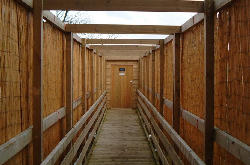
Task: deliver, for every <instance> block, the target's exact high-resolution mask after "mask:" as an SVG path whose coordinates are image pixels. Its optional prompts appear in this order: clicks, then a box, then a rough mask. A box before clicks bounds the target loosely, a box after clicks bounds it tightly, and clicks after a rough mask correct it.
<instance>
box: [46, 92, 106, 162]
mask: <svg viewBox="0 0 250 165" xmlns="http://www.w3.org/2000/svg"><path fill="white" fill-rule="evenodd" d="M105 96H106V91H105V92H104V93H103V94H102V95H101V96H100V97H99V98H98V99H97V101H96V102H95V103H94V104H93V105H92V106H91V107H90V108H89V110H88V111H87V112H86V113H85V114H84V115H83V116H82V117H81V118H80V120H79V121H78V122H77V123H76V124H75V125H74V127H73V128H72V129H71V130H70V131H69V132H68V133H67V134H66V135H65V136H64V138H63V139H61V141H60V142H59V143H58V144H57V146H56V147H55V148H54V149H53V150H52V152H50V154H49V155H48V156H47V157H46V158H45V159H44V160H43V162H42V163H41V165H49V164H50V165H53V164H55V163H56V161H57V160H58V158H59V157H60V155H61V154H62V153H63V151H64V150H65V149H66V147H67V146H68V145H69V144H70V142H71V141H72V139H73V138H74V137H75V135H76V134H77V133H78V132H79V130H80V129H81V128H82V126H83V125H84V124H85V122H86V121H87V119H88V118H89V117H90V116H91V114H92V113H93V112H94V111H95V109H96V108H97V107H98V105H99V104H100V103H101V101H102V100H103V99H104V97H105Z"/></svg>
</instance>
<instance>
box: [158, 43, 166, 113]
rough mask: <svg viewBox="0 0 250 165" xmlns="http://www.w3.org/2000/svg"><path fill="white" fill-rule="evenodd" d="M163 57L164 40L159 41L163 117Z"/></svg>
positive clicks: (161, 110)
mask: <svg viewBox="0 0 250 165" xmlns="http://www.w3.org/2000/svg"><path fill="white" fill-rule="evenodd" d="M164 65H165V55H164V39H163V40H160V96H159V97H160V99H159V101H160V114H161V115H163V106H164V99H163V89H164V68H165V66H164Z"/></svg>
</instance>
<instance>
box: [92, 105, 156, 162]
mask: <svg viewBox="0 0 250 165" xmlns="http://www.w3.org/2000/svg"><path fill="white" fill-rule="evenodd" d="M88 164H89V165H128V164H129V165H155V160H154V157H153V154H152V152H151V150H150V146H149V143H148V141H147V138H146V136H145V134H144V131H143V128H142V127H141V125H140V120H139V118H138V115H137V114H136V111H135V110H132V109H111V110H107V114H106V117H105V119H104V123H103V125H102V127H101V128H100V134H99V136H98V138H97V142H96V144H95V145H94V147H93V152H92V153H91V154H90V157H89V162H88Z"/></svg>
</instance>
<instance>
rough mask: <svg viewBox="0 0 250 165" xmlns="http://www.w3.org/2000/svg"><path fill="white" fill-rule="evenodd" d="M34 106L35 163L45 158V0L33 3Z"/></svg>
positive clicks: (33, 136)
mask: <svg viewBox="0 0 250 165" xmlns="http://www.w3.org/2000/svg"><path fill="white" fill-rule="evenodd" d="M33 17H34V20H33V32H34V33H33V42H34V43H33V56H32V69H33V70H32V71H33V72H32V102H33V104H32V106H31V108H32V109H33V113H32V116H33V127H34V130H33V132H32V141H33V164H40V163H41V162H42V160H43V123H42V121H43V119H42V118H43V88H42V81H43V80H42V77H43V76H42V75H43V1H35V2H34V3H33Z"/></svg>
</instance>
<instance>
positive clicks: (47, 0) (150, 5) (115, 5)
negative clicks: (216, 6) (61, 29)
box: [44, 0, 203, 12]
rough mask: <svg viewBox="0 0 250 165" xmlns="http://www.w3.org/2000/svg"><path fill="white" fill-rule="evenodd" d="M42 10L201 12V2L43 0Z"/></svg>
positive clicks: (166, 0) (175, 0) (163, 0)
mask: <svg viewBox="0 0 250 165" xmlns="http://www.w3.org/2000/svg"><path fill="white" fill-rule="evenodd" d="M44 10H79V11H149V12H203V2H202V1H180V0H44Z"/></svg>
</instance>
